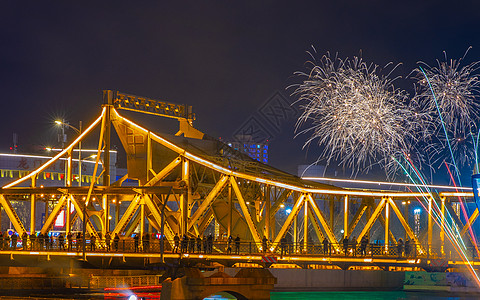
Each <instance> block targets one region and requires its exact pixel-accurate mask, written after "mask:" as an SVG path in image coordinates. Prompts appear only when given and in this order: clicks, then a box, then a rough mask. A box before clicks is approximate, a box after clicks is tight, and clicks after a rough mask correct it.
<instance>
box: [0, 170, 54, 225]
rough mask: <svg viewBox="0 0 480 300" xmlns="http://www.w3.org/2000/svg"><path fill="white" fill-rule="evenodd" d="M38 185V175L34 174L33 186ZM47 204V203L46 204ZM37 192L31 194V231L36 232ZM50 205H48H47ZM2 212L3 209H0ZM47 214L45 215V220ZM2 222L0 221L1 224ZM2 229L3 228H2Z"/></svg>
mask: <svg viewBox="0 0 480 300" xmlns="http://www.w3.org/2000/svg"><path fill="white" fill-rule="evenodd" d="M36 185H37V176H32V187H35V186H36ZM46 205H47V204H46ZM35 207H36V203H35V194H30V232H31V233H33V232H35V212H36V209H35ZM47 207H48V206H47ZM0 213H1V210H0ZM46 218H47V215H45V220H46ZM1 224H2V223H0V225H1ZM0 231H1V228H0Z"/></svg>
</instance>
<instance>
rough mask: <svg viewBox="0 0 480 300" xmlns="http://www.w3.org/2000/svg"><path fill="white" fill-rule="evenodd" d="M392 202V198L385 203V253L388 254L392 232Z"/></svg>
mask: <svg viewBox="0 0 480 300" xmlns="http://www.w3.org/2000/svg"><path fill="white" fill-rule="evenodd" d="M390 201H391V198H389V199H388V201H387V202H386V203H385V252H386V253H388V233H389V230H390V228H389V227H390Z"/></svg>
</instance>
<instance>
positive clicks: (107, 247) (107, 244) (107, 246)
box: [105, 232, 112, 252]
mask: <svg viewBox="0 0 480 300" xmlns="http://www.w3.org/2000/svg"><path fill="white" fill-rule="evenodd" d="M111 242H112V237H111V236H110V232H107V233H106V234H105V250H106V251H107V252H110V245H111Z"/></svg>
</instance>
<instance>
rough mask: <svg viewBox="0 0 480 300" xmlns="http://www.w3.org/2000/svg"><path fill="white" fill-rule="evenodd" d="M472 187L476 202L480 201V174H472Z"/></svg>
mask: <svg viewBox="0 0 480 300" xmlns="http://www.w3.org/2000/svg"><path fill="white" fill-rule="evenodd" d="M472 188H473V197H474V198H475V203H480V174H473V175H472Z"/></svg>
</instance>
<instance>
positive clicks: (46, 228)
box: [40, 195, 68, 234]
mask: <svg viewBox="0 0 480 300" xmlns="http://www.w3.org/2000/svg"><path fill="white" fill-rule="evenodd" d="M67 198H68V195H62V196H61V197H60V199H58V203H57V205H55V206H54V207H53V210H52V212H51V213H50V214H49V215H48V218H47V219H46V220H45V223H44V224H43V227H42V229H41V230H40V233H41V234H44V233H46V232H48V231H49V230H50V227H52V225H53V222H54V221H55V219H56V218H57V216H58V214H59V213H60V211H61V210H62V209H63V207H64V206H65V201H66V200H67Z"/></svg>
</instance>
